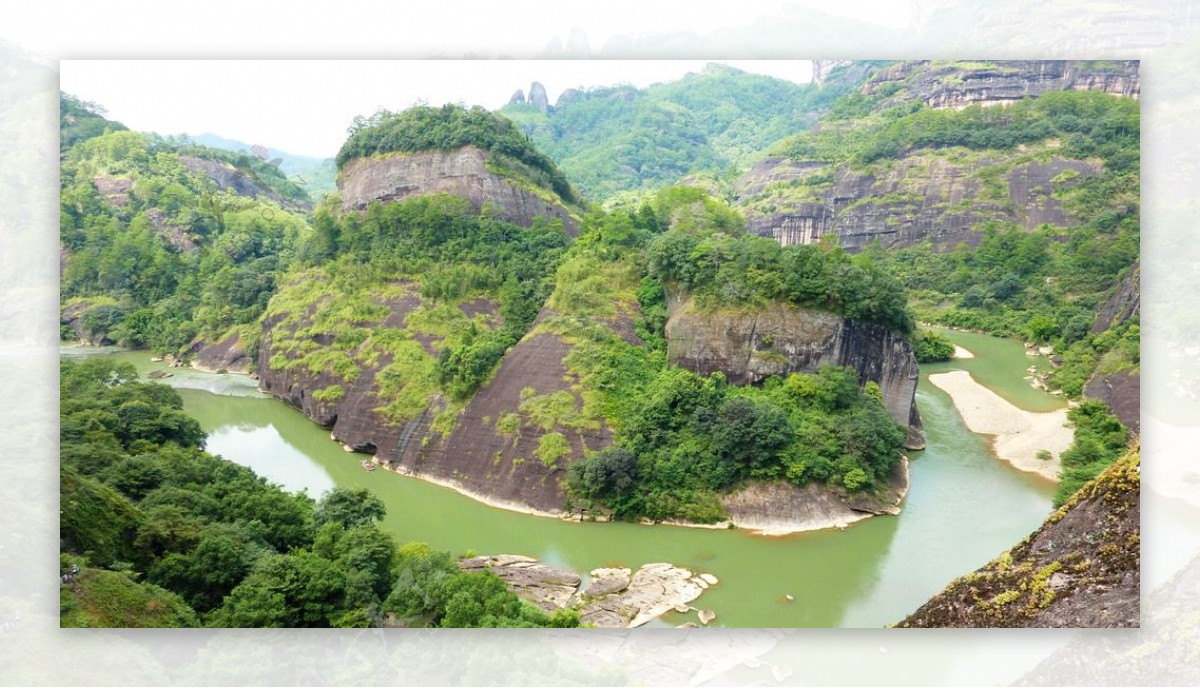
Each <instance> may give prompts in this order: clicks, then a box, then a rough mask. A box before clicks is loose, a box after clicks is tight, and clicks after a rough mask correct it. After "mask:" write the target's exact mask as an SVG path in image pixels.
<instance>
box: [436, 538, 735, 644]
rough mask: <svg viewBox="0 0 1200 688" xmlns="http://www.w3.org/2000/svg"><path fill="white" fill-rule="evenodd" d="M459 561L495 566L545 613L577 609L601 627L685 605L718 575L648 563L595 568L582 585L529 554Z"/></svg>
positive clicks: (641, 621)
mask: <svg viewBox="0 0 1200 688" xmlns="http://www.w3.org/2000/svg"><path fill="white" fill-rule="evenodd" d="M458 565H459V568H461V569H462V570H464V571H468V572H477V571H483V570H488V571H491V572H492V573H494V574H496V576H498V577H499V578H500V579H501V580H503V581H504V582H505V583H506V584H507V585H508V587H509V589H510V590H512V591H513V592H514V593H515V594H516V595H517V596H518V597H520V598H521V599H523V600H525V601H527V602H530V603H532V604H534V605H536V606H537V607H539V608H541V609H542V611H545V612H547V613H551V612H554V611H556V610H558V609H564V608H575V609H578V610H579V622H580V624H585V625H591V626H596V627H598V628H635V627H637V626H642V625H645V624H646V623H648V622H650V621H652V620H654V619H656V618H658V617H660V616H662V615H663V614H665V613H667V612H668V611H671V610H673V609H675V608H677V607H678V608H687V607H688V606H689V605H690V603H691V602H694V601H695V600H697V599H698V598H699V597H700V595H701V594H702V593H703V592H704V590H705V589H707V588H708V587H709V586H710V585H713V584H715V583H716V580H717V579H716V577H715V576H712V575H711V574H698V575H697V574H694V573H692V572H691V571H689V570H687V569H683V568H679V567H677V566H673V565H671V564H662V563H658V564H646V565H644V566H642V567H641V568H639V569H638V570H637V571H632V570H631V569H627V568H600V569H595V570H593V571H592V572H591V576H590V577H591V581H590V582H589V583H588V585H587V586H586V587H585V588H583V589H580V583H581V581H582V578H581V577H580V575H579V574H577V573H575V572H574V571H568V570H566V569H562V568H558V567H555V566H549V565H546V564H543V563H541V562H539V561H537V560H536V559H533V558H531V557H525V556H520V555H513V554H500V555H493V556H481V557H471V558H468V559H462V560H460V561H459V562H458ZM710 581H711V582H710Z"/></svg>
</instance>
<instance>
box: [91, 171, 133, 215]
mask: <svg viewBox="0 0 1200 688" xmlns="http://www.w3.org/2000/svg"><path fill="white" fill-rule="evenodd" d="M92 186H94V187H96V193H98V194H100V196H101V197H103V198H104V200H105V201H106V202H107V203H108V204H109V205H112V206H116V207H117V208H124V207H125V206H126V205H128V204H129V191H130V189H132V188H133V180H132V179H125V178H123V177H96V178H95V179H93V180H92Z"/></svg>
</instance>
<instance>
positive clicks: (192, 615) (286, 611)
mask: <svg viewBox="0 0 1200 688" xmlns="http://www.w3.org/2000/svg"><path fill="white" fill-rule="evenodd" d="M60 380H61V382H60V384H61V398H62V404H61V410H60V416H61V420H60V424H61V431H60V432H61V447H62V448H61V457H62V458H61V460H62V465H61V469H60V470H61V479H60V491H61V509H62V516H61V524H60V538H61V547H62V569H63V571H66V572H68V573H67V574H66V575H65V578H66V580H65V584H64V585H63V586H62V588H61V589H60V599H61V618H62V625H63V626H64V627H113V626H120V627H194V626H213V627H250V628H262V627H300V626H304V627H331V626H333V627H351V628H353V627H359V628H361V627H368V626H380V625H385V624H386V625H403V626H420V627H425V626H448V627H457V628H464V627H483V626H488V627H497V626H499V627H539V626H542V627H544V626H554V627H568V626H576V625H578V614H577V613H576V612H573V611H564V612H561V613H556V614H555V615H554V616H547V615H546V614H544V613H542V612H541V611H540V610H539V609H537V608H536V607H533V606H532V605H530V604H528V603H526V602H522V601H521V600H519V599H518V598H517V597H516V595H514V594H513V593H512V592H509V591H508V590H507V588H505V586H504V583H503V582H502V581H500V579H499V578H496V576H495V575H494V574H492V573H491V572H486V571H485V572H480V573H465V572H462V571H459V569H458V566H457V564H456V560H455V558H454V557H452V556H451V555H450V554H449V553H447V552H437V551H435V550H432V549H431V548H430V547H428V546H427V545H424V544H420V543H408V544H403V545H402V544H400V543H397V542H396V541H395V540H394V539H393V538H392V536H391V535H388V534H387V533H385V532H383V531H382V530H380V529H379V527H378V522H379V521H380V520H381V519H382V518H383V516H384V506H383V503H382V502H380V501H379V499H378V498H376V497H374V496H372V495H371V494H370V493H369V492H368V491H366V490H356V491H352V490H345V489H334V490H332V491H330V492H327V493H326V494H324V495H323V496H322V497H321V498H320V500H317V501H314V500H313V499H312V498H311V497H309V496H308V495H307V494H305V493H300V494H291V493H288V492H285V491H283V489H281V488H280V487H279V486H278V485H274V484H271V483H268V482H266V481H265V480H264V479H263V478H260V477H257V476H255V475H254V473H253V472H252V471H251V470H250V469H248V468H245V467H242V466H239V465H237V464H235V463H232V462H230V461H226V460H225V459H222V458H220V457H217V456H213V455H211V454H208V453H207V452H205V451H203V447H204V433H203V432H202V431H201V430H200V426H199V425H198V424H197V423H196V421H195V420H193V419H192V418H190V417H188V416H187V415H186V414H184V412H183V411H182V406H183V404H182V402H181V401H180V398H179V395H178V394H177V393H176V392H175V391H174V390H173V389H171V388H170V387H167V386H165V385H160V384H156V383H146V382H140V381H138V380H137V373H136V371H135V370H134V369H133V367H132V366H130V365H129V364H116V363H113V362H111V361H107V360H103V359H91V360H86V361H83V362H81V363H74V362H70V361H67V362H64V363H63V364H62V366H61V370H60Z"/></svg>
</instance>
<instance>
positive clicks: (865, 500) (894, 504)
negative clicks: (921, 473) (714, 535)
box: [721, 457, 908, 535]
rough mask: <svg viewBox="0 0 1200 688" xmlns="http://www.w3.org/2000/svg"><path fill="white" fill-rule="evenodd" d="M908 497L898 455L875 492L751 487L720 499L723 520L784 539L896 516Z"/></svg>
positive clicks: (905, 465)
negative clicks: (885, 483)
mask: <svg viewBox="0 0 1200 688" xmlns="http://www.w3.org/2000/svg"><path fill="white" fill-rule="evenodd" d="M906 494H908V458H907V457H901V462H900V464H899V465H898V466H897V467H896V470H895V472H894V473H893V474H892V479H891V481H890V482H889V483H888V486H887V487H886V488H885V489H883V490H881V491H880V492H878V493H847V492H846V491H845V490H833V489H831V488H829V487H827V486H825V485H821V484H817V483H810V484H808V485H805V486H804V487H798V486H796V485H793V484H791V483H787V482H782V481H781V482H770V483H768V482H758V483H751V484H750V485H748V486H746V487H743V488H742V489H740V490H738V491H736V492H732V493H730V494H728V495H725V496H724V497H723V498H722V499H721V502H722V503H723V504H724V505H725V512H726V514H728V517H729V522H730V523H732V524H733V525H734V526H736V527H738V528H744V529H746V530H753V531H756V532H758V533H760V534H762V535H786V534H789V533H798V532H803V531H807V530H823V529H826V528H845V527H847V526H849V525H850V524H852V523H855V522H857V521H861V520H863V519H866V518H870V517H871V516H875V515H879V514H892V515H895V514H898V513H900V503H901V502H902V501H903V500H904V497H905V495H906Z"/></svg>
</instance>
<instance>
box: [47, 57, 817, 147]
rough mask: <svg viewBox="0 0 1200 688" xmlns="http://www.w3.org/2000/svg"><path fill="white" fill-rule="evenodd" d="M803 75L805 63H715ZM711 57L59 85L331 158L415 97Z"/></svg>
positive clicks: (150, 73)
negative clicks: (377, 115) (380, 116)
mask: <svg viewBox="0 0 1200 688" xmlns="http://www.w3.org/2000/svg"><path fill="white" fill-rule="evenodd" d="M713 61H719V62H722V63H725V64H730V65H732V66H734V67H736V68H738V69H742V70H744V71H747V72H754V73H760V74H769V75H771V76H775V77H777V78H781V79H787V80H789V81H794V82H796V83H801V84H803V83H808V82H809V81H810V80H811V77H812V63H811V62H809V61H807V60H713ZM708 62H710V61H709V60H465V61H464V60H388V61H360V60H353V61H344V60H343V61H304V60H297V61H288V60H245V61H240V60H87V61H84V60H70V61H63V62H62V63H61V65H60V75H61V86H62V90H64V91H66V92H67V93H70V94H72V95H76V96H78V97H80V98H82V99H84V100H90V101H92V102H95V103H98V104H99V105H102V106H104V107H105V108H107V110H108V117H109V118H111V119H115V120H118V121H120V122H122V123H124V124H125V125H126V126H128V127H130V128H131V129H135V130H138V131H154V132H157V133H160V134H181V133H187V134H189V135H192V136H195V135H198V134H203V133H206V132H211V133H214V134H219V135H221V136H224V137H227V138H232V139H238V140H241V141H245V142H247V143H251V144H256V143H261V144H263V145H265V146H268V147H274V148H277V149H278V150H283V151H286V152H289V153H296V154H301V155H311V156H317V157H329V156H332V155H333V154H334V153H336V152H337V149H338V148H339V147H340V146H341V144H342V142H343V141H344V140H345V138H346V128H347V127H348V126H350V123H351V121H352V120H353V119H354V117H355V116H356V115H370V114H371V113H373V112H375V111H376V110H378V109H379V108H388V109H390V110H399V109H403V108H405V107H408V106H410V105H413V104H414V103H416V102H418V101H425V102H427V103H429V104H431V105H441V104H443V103H447V102H451V103H456V102H461V103H464V104H466V105H482V106H484V107H486V108H488V109H495V108H498V107H500V106H502V105H504V104H505V103H507V102H508V99H509V98H510V97H511V96H512V94H513V92H514V91H516V90H517V89H521V90H523V91H525V93H526V94H527V95H528V92H529V85H530V83H531V82H533V81H535V80H536V81H540V82H541V83H542V84H543V85H545V87H546V91H547V94H548V95H549V98H550V102H551V103H552V104H553V103H554V101H555V100H556V99H557V98H558V95H559V94H560V93H561V92H562V91H563V90H564V89H567V88H578V87H580V86H608V85H613V84H618V83H632V84H634V85H635V86H648V85H650V84H652V83H655V82H661V81H671V80H675V79H679V78H681V77H683V76H684V75H685V74H687V73H688V72H696V71H700V70H702V69H703V68H704V66H705V64H707V63H708Z"/></svg>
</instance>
